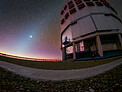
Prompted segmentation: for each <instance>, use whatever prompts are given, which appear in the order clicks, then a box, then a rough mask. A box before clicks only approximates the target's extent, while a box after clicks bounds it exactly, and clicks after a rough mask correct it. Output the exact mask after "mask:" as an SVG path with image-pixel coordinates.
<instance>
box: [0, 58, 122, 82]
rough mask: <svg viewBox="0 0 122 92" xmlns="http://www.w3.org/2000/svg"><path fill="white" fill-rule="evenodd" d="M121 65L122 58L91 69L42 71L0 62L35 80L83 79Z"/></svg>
mask: <svg viewBox="0 0 122 92" xmlns="http://www.w3.org/2000/svg"><path fill="white" fill-rule="evenodd" d="M120 64H122V58H121V59H119V60H116V61H114V62H111V63H108V64H104V65H100V66H96V67H93V68H85V69H76V70H43V69H34V68H28V67H23V66H18V65H15V64H11V63H7V62H3V61H0V67H3V68H5V69H7V70H9V71H12V72H14V73H16V74H19V75H21V76H24V77H29V78H31V79H35V80H53V81H57V80H70V79H83V78H87V77H91V76H95V75H97V74H101V73H103V72H105V71H107V70H110V69H112V68H114V67H116V66H118V65H120Z"/></svg>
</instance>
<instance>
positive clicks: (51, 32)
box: [0, 0, 122, 58]
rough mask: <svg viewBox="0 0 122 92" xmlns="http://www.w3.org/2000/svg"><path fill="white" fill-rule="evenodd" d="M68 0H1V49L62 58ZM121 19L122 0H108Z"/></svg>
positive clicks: (35, 55) (27, 54)
mask: <svg viewBox="0 0 122 92" xmlns="http://www.w3.org/2000/svg"><path fill="white" fill-rule="evenodd" d="M66 1H67V0H0V52H4V53H9V54H13V55H18V56H27V57H37V58H61V50H60V10H61V8H62V7H63V6H64V4H65V2H66ZM107 1H108V2H109V3H110V4H112V6H113V7H114V8H115V9H116V10H117V11H118V13H119V14H120V17H121V19H122V7H121V5H122V0H107Z"/></svg>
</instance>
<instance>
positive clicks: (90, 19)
mask: <svg viewBox="0 0 122 92" xmlns="http://www.w3.org/2000/svg"><path fill="white" fill-rule="evenodd" d="M121 35H122V22H121V19H120V18H119V16H118V13H117V11H116V10H115V9H114V8H113V7H112V6H111V5H110V4H109V3H108V2H107V1H106V0H68V1H67V2H66V4H65V5H64V7H63V8H62V10H61V49H62V59H63V60H78V59H84V58H86V59H88V58H92V57H104V56H106V55H108V54H112V53H113V54H114V53H117V52H120V51H121V50H122V38H121Z"/></svg>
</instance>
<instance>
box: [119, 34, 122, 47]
mask: <svg viewBox="0 0 122 92" xmlns="http://www.w3.org/2000/svg"><path fill="white" fill-rule="evenodd" d="M118 38H119V42H120V48H121V49H122V37H121V34H118Z"/></svg>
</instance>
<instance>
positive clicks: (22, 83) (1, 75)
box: [0, 65, 122, 92]
mask: <svg viewBox="0 0 122 92" xmlns="http://www.w3.org/2000/svg"><path fill="white" fill-rule="evenodd" d="M86 91H87V92H122V65H120V66H118V67H116V68H114V69H112V70H110V71H108V72H105V73H104V74H100V75H98V76H95V77H92V78H88V79H84V80H71V81H60V82H51V81H47V82H44V81H34V80H31V79H29V78H24V77H21V76H18V75H15V74H13V73H11V72H7V71H5V70H4V69H2V68H0V92H86Z"/></svg>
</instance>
